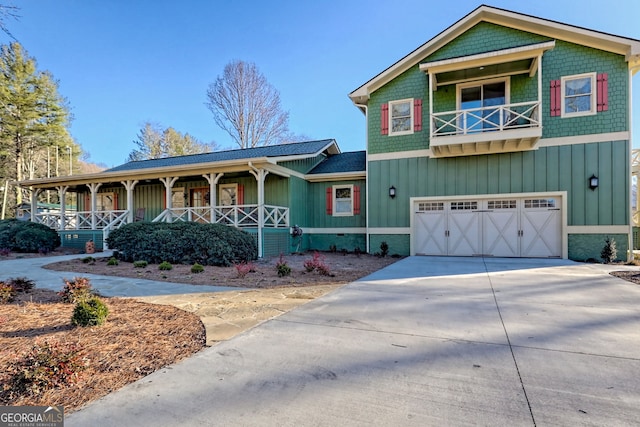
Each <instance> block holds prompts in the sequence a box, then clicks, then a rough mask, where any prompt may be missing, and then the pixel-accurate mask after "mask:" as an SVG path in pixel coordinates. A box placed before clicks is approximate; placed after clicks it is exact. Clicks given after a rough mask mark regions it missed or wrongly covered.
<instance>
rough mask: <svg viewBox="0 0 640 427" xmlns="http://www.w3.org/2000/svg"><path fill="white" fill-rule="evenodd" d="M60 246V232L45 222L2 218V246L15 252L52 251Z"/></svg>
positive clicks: (0, 222)
mask: <svg viewBox="0 0 640 427" xmlns="http://www.w3.org/2000/svg"><path fill="white" fill-rule="evenodd" d="M58 246H60V236H59V235H58V232H57V231H55V230H52V229H51V228H49V227H47V226H46V225H44V224H38V223H36V222H30V221H19V220H17V219H15V218H12V219H5V220H0V248H2V249H10V250H12V251H14V252H51V251H52V250H54V249H55V248H57V247H58Z"/></svg>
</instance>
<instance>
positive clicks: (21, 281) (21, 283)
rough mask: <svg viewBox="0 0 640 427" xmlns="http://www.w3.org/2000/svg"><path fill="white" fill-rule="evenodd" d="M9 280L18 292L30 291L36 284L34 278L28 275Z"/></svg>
mask: <svg viewBox="0 0 640 427" xmlns="http://www.w3.org/2000/svg"><path fill="white" fill-rule="evenodd" d="M8 282H9V284H10V285H11V286H13V289H15V291H16V292H29V291H30V290H31V289H33V288H34V286H35V285H36V283H35V282H34V281H33V280H30V279H27V278H26V277H16V278H15V279H9V280H8Z"/></svg>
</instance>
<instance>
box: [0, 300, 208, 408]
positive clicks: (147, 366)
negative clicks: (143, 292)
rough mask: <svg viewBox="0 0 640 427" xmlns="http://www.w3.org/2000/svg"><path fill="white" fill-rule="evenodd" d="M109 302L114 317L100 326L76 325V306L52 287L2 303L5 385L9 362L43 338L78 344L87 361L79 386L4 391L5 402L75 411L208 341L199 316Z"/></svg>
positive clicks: (0, 379)
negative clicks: (17, 393) (11, 393)
mask: <svg viewBox="0 0 640 427" xmlns="http://www.w3.org/2000/svg"><path fill="white" fill-rule="evenodd" d="M29 301H43V302H29ZM45 301H46V302H45ZM103 301H104V302H105V303H106V305H107V307H108V308H109V317H108V318H107V322H106V323H105V324H103V325H102V326H98V327H73V326H72V325H71V321H70V319H71V315H72V313H73V307H74V305H73V304H65V303H61V302H59V298H58V297H57V294H56V293H55V292H52V291H46V290H37V289H35V290H33V291H32V292H31V293H28V294H23V295H20V299H19V300H17V301H15V302H14V303H11V304H6V305H0V349H2V350H1V351H0V383H2V384H3V386H4V387H7V385H9V384H10V378H8V376H7V374H6V372H7V369H8V366H9V364H10V363H12V362H13V361H14V360H16V358H19V357H21V356H23V355H24V354H25V352H26V351H28V350H29V349H31V348H32V346H33V345H34V343H36V342H41V340H49V341H55V342H60V343H73V344H76V345H77V346H79V347H80V348H81V349H82V350H83V351H82V356H83V358H84V360H85V361H86V369H85V370H84V371H82V372H81V373H80V375H79V377H78V379H77V381H76V382H75V384H73V385H71V386H64V387H61V388H54V389H51V390H48V391H45V392H43V393H42V394H39V395H35V396H32V395H23V396H19V397H17V398H16V397H14V398H10V396H9V393H8V392H7V391H6V390H5V391H2V390H0V404H3V405H39V406H42V405H44V406H49V405H63V406H64V408H65V411H67V412H73V411H74V410H76V409H78V408H79V407H81V406H82V405H84V404H85V403H87V402H89V401H92V400H95V399H97V398H100V397H102V396H104V395H106V394H108V393H110V392H111V391H113V390H117V389H119V388H120V387H122V386H124V385H126V384H128V383H131V382H133V381H136V380H138V379H140V378H142V377H144V376H145V375H148V374H149V373H151V372H153V371H156V370H158V369H160V368H162V367H164V366H167V365H169V364H172V363H175V362H177V361H179V360H182V359H184V358H186V357H188V356H190V355H192V354H193V353H195V352H197V351H199V350H201V349H202V348H203V347H204V345H205V330H204V326H203V325H202V322H201V321H200V319H199V318H198V317H197V316H196V315H194V314H191V313H187V312H186V311H183V310H180V309H178V308H175V307H172V306H165V305H153V304H145V303H141V302H137V301H133V300H129V299H120V298H104V299H103Z"/></svg>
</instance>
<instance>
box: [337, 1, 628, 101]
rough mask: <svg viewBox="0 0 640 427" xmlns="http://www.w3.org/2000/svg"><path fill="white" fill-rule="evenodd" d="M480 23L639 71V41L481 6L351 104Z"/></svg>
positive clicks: (384, 74)
mask: <svg viewBox="0 0 640 427" xmlns="http://www.w3.org/2000/svg"><path fill="white" fill-rule="evenodd" d="M480 22H489V23H494V24H497V25H503V26H506V27H510V28H514V29H518V30H522V31H527V32H531V33H535V34H539V35H543V36H549V37H551V38H554V39H559V40H564V41H568V42H571V43H575V44H579V45H583V46H588V47H593V48H597V49H601V50H604V51H608V52H613V53H616V54H619V55H624V56H625V59H626V61H627V62H628V64H629V69H630V70H632V72H633V73H634V74H635V73H636V72H637V71H638V70H640V40H636V39H632V38H627V37H621V36H616V35H612V34H608V33H603V32H599V31H594V30H589V29H586V28H582V27H578V26H573V25H569V24H564V23H560V22H557V21H552V20H548V19H542V18H538V17H535V16H531V15H526V14H522V13H517V12H512V11H509V10H504V9H499V8H495V7H491V6H487V5H481V6H479V7H478V8H477V9H475V10H474V11H472V12H471V13H469V14H468V15H467V16H465V17H463V18H462V19H460V20H459V21H458V22H456V23H455V24H453V25H451V26H450V27H449V28H447V29H445V30H444V31H442V32H441V33H440V34H438V35H436V36H435V37H433V38H432V39H431V40H429V41H427V42H426V43H424V44H423V45H421V46H420V47H418V48H417V49H415V50H414V51H412V52H411V53H409V54H408V55H406V56H405V57H403V58H402V59H400V60H399V61H398V62H396V63H395V64H393V65H391V66H390V67H389V68H387V69H385V70H384V71H382V72H381V73H380V74H378V75H377V76H375V77H373V78H372V79H371V80H369V81H368V82H366V83H365V84H363V85H362V86H360V87H359V88H357V89H355V90H354V91H353V92H351V93H350V94H349V98H351V100H352V101H353V103H354V104H355V105H356V106H357V107H358V108H360V109H361V110H362V111H364V105H366V104H367V102H368V100H369V96H370V95H371V93H373V92H374V91H376V90H377V89H379V88H380V87H382V86H384V85H385V84H387V83H388V82H390V81H391V80H393V79H394V78H396V77H398V76H399V75H400V74H402V73H403V72H405V71H407V70H408V69H410V68H411V67H413V66H415V65H417V64H419V63H420V62H421V61H423V60H424V59H425V58H427V57H428V56H429V55H431V54H432V53H434V52H436V51H437V50H438V49H440V48H442V47H443V46H445V45H446V44H447V43H449V42H451V41H452V40H454V39H455V38H457V37H458V36H460V35H461V34H463V33H464V32H465V31H467V30H469V29H470V28H472V27H473V26H475V25H477V24H478V23H480Z"/></svg>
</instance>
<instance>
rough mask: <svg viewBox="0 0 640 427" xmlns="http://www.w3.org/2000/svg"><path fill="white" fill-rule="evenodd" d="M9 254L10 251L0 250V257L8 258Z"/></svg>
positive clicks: (7, 249)
mask: <svg viewBox="0 0 640 427" xmlns="http://www.w3.org/2000/svg"><path fill="white" fill-rule="evenodd" d="M10 253H11V249H9V248H0V256H9V254H10Z"/></svg>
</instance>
